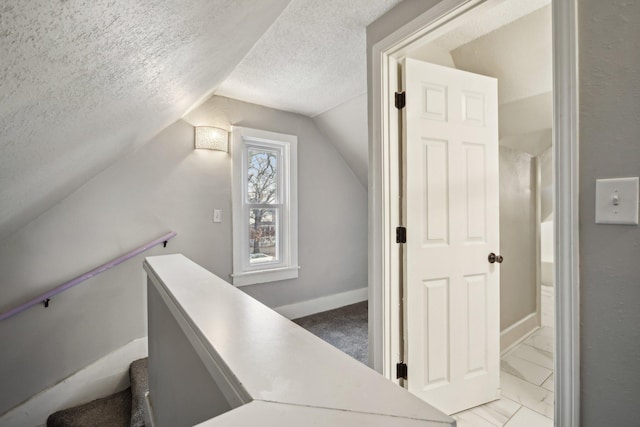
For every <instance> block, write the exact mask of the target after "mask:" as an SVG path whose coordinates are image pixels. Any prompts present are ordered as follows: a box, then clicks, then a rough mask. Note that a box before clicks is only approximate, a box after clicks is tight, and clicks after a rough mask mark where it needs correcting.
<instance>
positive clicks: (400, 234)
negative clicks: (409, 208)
mask: <svg viewBox="0 0 640 427" xmlns="http://www.w3.org/2000/svg"><path fill="white" fill-rule="evenodd" d="M396 243H407V228H406V227H396Z"/></svg>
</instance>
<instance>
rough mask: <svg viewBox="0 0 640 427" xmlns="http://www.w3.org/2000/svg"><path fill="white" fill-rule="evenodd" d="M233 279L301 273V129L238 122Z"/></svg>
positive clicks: (235, 130)
mask: <svg viewBox="0 0 640 427" xmlns="http://www.w3.org/2000/svg"><path fill="white" fill-rule="evenodd" d="M232 141H233V142H232V153H231V155H232V157H233V183H232V191H233V195H232V200H233V274H232V278H233V284H234V285H237V286H244V285H252V284H256V283H263V282H273V281H277V280H285V279H293V278H296V277H298V204H297V143H298V138H297V137H296V136H295V135H286V134H280V133H275V132H268V131H263V130H258V129H250V128H245V127H236V126H234V128H233V130H232Z"/></svg>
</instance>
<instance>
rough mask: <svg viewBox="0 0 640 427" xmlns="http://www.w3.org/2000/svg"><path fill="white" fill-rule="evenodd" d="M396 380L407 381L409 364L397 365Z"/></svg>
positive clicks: (401, 363)
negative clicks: (402, 379)
mask: <svg viewBox="0 0 640 427" xmlns="http://www.w3.org/2000/svg"><path fill="white" fill-rule="evenodd" d="M396 378H404V379H405V380H406V379H407V364H406V363H404V362H400V363H396Z"/></svg>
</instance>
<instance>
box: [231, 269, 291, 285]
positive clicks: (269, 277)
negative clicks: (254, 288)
mask: <svg viewBox="0 0 640 427" xmlns="http://www.w3.org/2000/svg"><path fill="white" fill-rule="evenodd" d="M299 269H300V266H297V265H296V266H293V267H281V268H272V269H269V270H256V271H245V272H242V273H234V274H231V278H232V280H233V284H234V286H247V285H255V284H258V283H268V282H277V281H279V280H287V279H296V278H297V277H298V270H299Z"/></svg>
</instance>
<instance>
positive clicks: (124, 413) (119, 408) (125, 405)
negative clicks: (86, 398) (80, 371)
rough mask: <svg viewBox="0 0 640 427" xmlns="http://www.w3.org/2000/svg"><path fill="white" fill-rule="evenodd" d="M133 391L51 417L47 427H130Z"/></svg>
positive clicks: (57, 413)
mask: <svg viewBox="0 0 640 427" xmlns="http://www.w3.org/2000/svg"><path fill="white" fill-rule="evenodd" d="M130 419H131V389H130V388H128V389H126V390H123V391H121V392H119V393H116V394H112V395H111V396H108V397H104V398H102V399H97V400H94V401H92V402H89V403H85V404H84V405H80V406H76V407H74V408H69V409H63V410H62V411H58V412H55V413H53V414H51V415H49V418H48V419H47V427H89V426H91V427H129V421H130Z"/></svg>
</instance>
